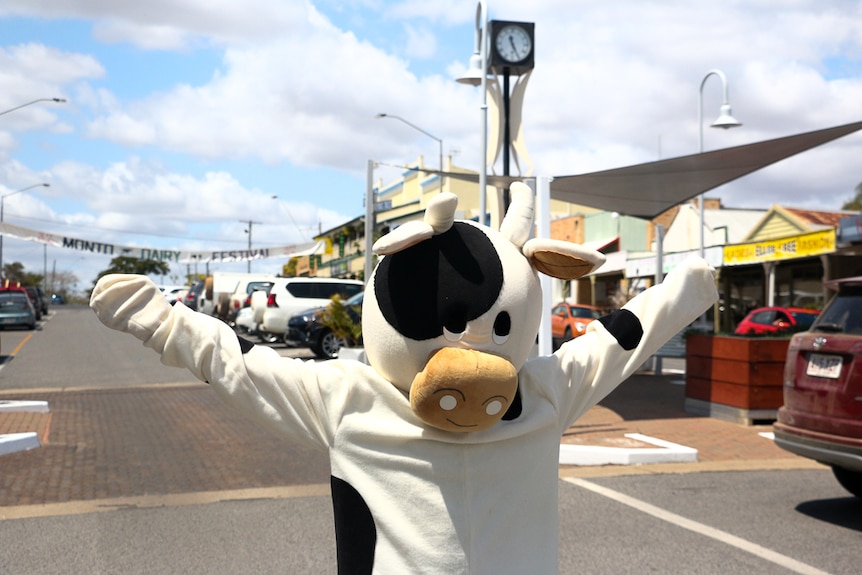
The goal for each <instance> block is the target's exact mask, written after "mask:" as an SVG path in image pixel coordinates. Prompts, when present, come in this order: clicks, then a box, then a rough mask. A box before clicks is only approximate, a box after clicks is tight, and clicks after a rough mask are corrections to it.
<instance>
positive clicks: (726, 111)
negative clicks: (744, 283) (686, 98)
mask: <svg viewBox="0 0 862 575" xmlns="http://www.w3.org/2000/svg"><path fill="white" fill-rule="evenodd" d="M710 76H718V78H719V79H721V84H722V86H723V88H724V100H723V101H722V104H721V109H720V111H719V114H718V118H717V119H716V120H715V122H713V123H712V124H710V127H711V128H721V129H723V130H727V129H730V128H738V127H739V126H741V125H742V124H741V123H740V122H738V121H737V120H736V118H734V117H733V114H732V112H731V110H730V102H729V100H728V95H727V94H728V90H727V77H726V76H725V75H724V72H722V71H721V70H717V69H713V70H710V71H709V72H707V73H706V76H704V77H703V80H701V82H700V97H699V98H698V101H697V116H698V120H697V128H698V131H699V134H700V147H699V150H698V151H699V153H701V154H702V153H703V86H704V85H705V84H706V81H707V80H708V79H709V77H710ZM703 200H704V194H700V206H699V207H700V210H699V211H700V257H704V255H705V253H706V246H705V244H704V241H705V238H704V231H703V228H704V227H705V225H706V223H705V221H704V217H703V213H704V211H706V210H705V206H704V205H703Z"/></svg>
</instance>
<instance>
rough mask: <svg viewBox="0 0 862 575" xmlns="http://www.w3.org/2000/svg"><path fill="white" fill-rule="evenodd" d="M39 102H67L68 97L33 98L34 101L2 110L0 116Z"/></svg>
mask: <svg viewBox="0 0 862 575" xmlns="http://www.w3.org/2000/svg"><path fill="white" fill-rule="evenodd" d="M39 102H57V103H58V104H65V103H66V98H38V99H36V100H33V101H32V102H27V103H26V104H21V105H20V106H15V107H14V108H9V109H8V110H6V111H4V112H0V116H2V115H3V114H8V113H9V112H14V111H15V110H20V109H21V108H26V107H27V106H32V105H33V104H36V103H39Z"/></svg>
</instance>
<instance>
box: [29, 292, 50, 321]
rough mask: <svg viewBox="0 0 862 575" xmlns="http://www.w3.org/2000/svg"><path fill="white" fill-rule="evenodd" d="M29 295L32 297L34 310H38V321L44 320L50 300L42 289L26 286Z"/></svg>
mask: <svg viewBox="0 0 862 575" xmlns="http://www.w3.org/2000/svg"><path fill="white" fill-rule="evenodd" d="M24 289H25V290H27V295H29V296H30V301H31V302H33V309H35V310H36V319H42V316H43V315H45V314H46V313H48V298H47V297H45V293H44V292H43V291H42V288H40V287H37V286H26V287H25V288H24Z"/></svg>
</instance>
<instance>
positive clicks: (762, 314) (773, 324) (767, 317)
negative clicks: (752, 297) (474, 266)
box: [733, 307, 820, 335]
mask: <svg viewBox="0 0 862 575" xmlns="http://www.w3.org/2000/svg"><path fill="white" fill-rule="evenodd" d="M819 313H820V312H819V311H817V310H816V309H804V308H798V307H759V308H756V309H753V310H751V311H750V312H748V315H746V316H745V317H744V318H743V319H742V321H741V322H739V325H737V326H736V329H735V330H734V331H733V333H735V334H736V335H772V334H777V333H782V332H788V331H790V332H795V331H805V330H806V329H808V328H809V327H811V324H812V323H814V320H815V319H817V315H818V314H819Z"/></svg>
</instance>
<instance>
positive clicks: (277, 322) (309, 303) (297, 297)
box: [252, 277, 365, 339]
mask: <svg viewBox="0 0 862 575" xmlns="http://www.w3.org/2000/svg"><path fill="white" fill-rule="evenodd" d="M364 287H365V286H364V284H363V283H362V282H361V281H357V280H345V279H338V278H317V277H311V278H310V277H299V278H277V279H276V280H275V282H274V283H273V285H272V288H271V289H270V291H269V296H268V297H267V298H266V301H265V302H264V301H263V298H260V297H258V298H256V299H255V298H253V299H252V310H253V312H254V320H255V321H256V322H257V324H258V332H259V334H260V336H261V337H262V338H266V337H271V336H273V335H274V336H276V337H278V338H280V339H283V338H284V335H285V333H287V321H288V320H289V319H290V318H291V316H293V315H295V314H297V313H299V312H301V311H303V310H306V309H309V308H311V307H321V306H325V305H327V304H328V303H329V300H330V299H331V298H332V296H334V295H336V294H337V295H338V296H340V297H341V298H342V299H349V298H351V297H353V296H354V295H356V294H358V293H359V292H361V291H362V290H363V288H364ZM264 303H265V305H264Z"/></svg>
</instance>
